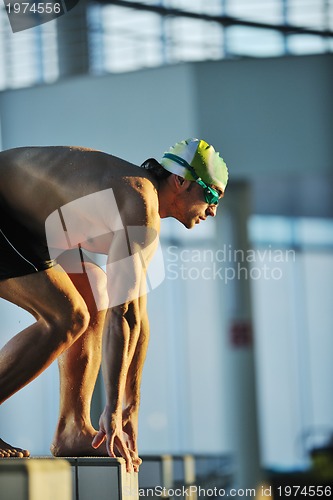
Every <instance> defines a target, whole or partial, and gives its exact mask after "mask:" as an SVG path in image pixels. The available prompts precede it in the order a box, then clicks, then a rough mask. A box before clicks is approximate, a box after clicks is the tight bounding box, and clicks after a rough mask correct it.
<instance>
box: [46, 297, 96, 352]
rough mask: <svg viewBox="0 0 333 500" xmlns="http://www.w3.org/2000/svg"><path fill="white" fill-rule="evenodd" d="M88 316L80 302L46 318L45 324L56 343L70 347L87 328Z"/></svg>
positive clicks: (85, 307) (85, 308) (84, 306)
mask: <svg viewBox="0 0 333 500" xmlns="http://www.w3.org/2000/svg"><path fill="white" fill-rule="evenodd" d="M89 322H90V314H89V311H88V308H87V306H86V305H85V304H84V303H83V302H82V303H80V304H76V305H72V306H69V307H67V308H64V309H63V310H62V311H61V312H60V313H58V314H54V315H53V316H52V317H51V318H48V320H47V324H48V327H49V329H51V330H52V332H53V334H54V338H55V340H56V342H57V343H60V344H65V345H70V344H72V343H73V342H74V341H75V340H76V339H77V338H78V337H80V336H81V335H82V334H83V333H84V332H85V331H86V330H87V328H88V325H89Z"/></svg>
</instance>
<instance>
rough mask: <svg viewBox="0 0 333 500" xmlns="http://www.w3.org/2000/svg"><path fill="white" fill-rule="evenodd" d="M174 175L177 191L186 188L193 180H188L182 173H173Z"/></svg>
mask: <svg viewBox="0 0 333 500" xmlns="http://www.w3.org/2000/svg"><path fill="white" fill-rule="evenodd" d="M173 177H174V179H173V180H174V184H175V187H176V189H177V191H182V190H186V189H187V188H188V186H189V184H190V182H191V181H187V180H186V179H184V177H181V176H180V175H175V174H173Z"/></svg>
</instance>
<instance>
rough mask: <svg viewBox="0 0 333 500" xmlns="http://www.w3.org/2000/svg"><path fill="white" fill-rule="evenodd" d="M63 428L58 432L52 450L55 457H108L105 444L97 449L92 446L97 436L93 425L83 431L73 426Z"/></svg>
mask: <svg viewBox="0 0 333 500" xmlns="http://www.w3.org/2000/svg"><path fill="white" fill-rule="evenodd" d="M62 427H63V428H62V429H61V430H57V432H56V434H55V436H54V438H53V443H52V445H51V448H50V450H51V453H52V455H54V456H55V457H107V456H108V454H107V451H106V445H105V443H102V444H101V446H100V447H99V448H97V449H95V448H93V447H92V446H91V443H92V440H93V439H94V437H95V436H96V434H97V431H96V430H95V429H94V428H93V427H92V426H91V425H89V426H87V427H85V428H83V429H79V428H76V427H74V426H71V425H69V426H62Z"/></svg>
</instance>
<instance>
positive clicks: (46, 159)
mask: <svg viewBox="0 0 333 500" xmlns="http://www.w3.org/2000/svg"><path fill="white" fill-rule="evenodd" d="M156 187H157V186H156V181H154V179H153V178H152V177H151V176H150V174H148V172H147V171H145V170H143V169H140V168H139V167H137V166H135V165H133V164H131V163H128V162H126V161H124V160H121V159H120V158H117V157H114V156H111V155H109V154H106V153H103V152H100V151H95V150H90V149H85V148H78V147H66V146H63V147H58V146H50V147H27V148H17V149H12V150H8V151H3V152H1V153H0V206H1V207H2V208H5V209H6V210H9V211H10V212H11V214H12V215H13V216H14V217H15V218H16V219H17V220H18V221H19V222H20V223H22V224H24V225H25V226H26V227H27V228H28V229H29V230H30V231H32V233H33V234H36V236H38V237H44V234H45V222H46V221H47V220H52V218H51V217H52V215H51V214H53V213H54V212H57V211H59V209H62V207H65V206H67V207H68V206H69V207H70V206H74V205H75V204H73V202H75V200H80V199H82V200H83V199H85V200H88V199H89V200H90V201H93V205H94V206H96V207H97V208H96V210H94V213H91V212H92V211H91V209H89V210H90V212H89V210H88V211H87V210H85V209H84V210H83V212H84V211H86V213H85V214H84V218H85V219H86V226H88V222H89V227H90V226H91V227H92V226H93V225H95V226H96V224H97V225H98V224H100V225H101V227H102V226H107V227H108V228H109V230H111V231H112V227H113V226H115V227H117V218H118V219H119V216H120V218H121V220H122V223H123V224H124V225H140V224H142V225H146V224H147V220H142V213H143V211H142V208H145V207H146V206H147V205H148V206H149V207H150V210H151V212H152V218H153V219H155V218H158V198H157V191H156ZM106 190H109V191H106ZM102 192H104V196H106V195H107V196H108V195H109V193H110V194H112V195H113V196H114V201H115V204H109V203H106V204H105V203H104V200H105V199H106V198H103V197H102V198H101V196H100V195H99V193H102ZM98 200H100V201H101V203H103V204H102V205H101V203H99V201H98ZM98 205H100V206H98ZM75 206H77V203H76V205H75ZM81 206H82V203H81ZM90 207H91V204H90ZM111 208H112V209H111ZM88 212H89V213H88ZM109 212H113V213H109ZM140 214H141V215H140ZM140 217H141V219H140ZM48 218H49V219H48ZM87 220H88V222H87ZM118 222H119V221H118ZM118 225H119V224H118ZM148 225H149V222H148ZM154 225H155V224H154ZM103 232H105V231H103V229H102V228H101V230H100V233H101V234H102V233H103ZM109 235H110V231H109ZM88 236H89V235H88ZM109 237H110V236H109ZM109 237H108V238H109ZM108 238H106V237H104V239H103V237H100V238H97V239H96V241H97V240H98V241H99V243H98V242H97V243H96V242H95V248H93V247H94V245H92V240H91V238H90V240H91V241H90V244H89V243H87V244H86V248H87V249H91V250H93V251H101V252H103V253H106V252H107V247H108V246H109V244H110V241H109V240H108ZM87 239H88V240H89V238H87ZM83 246H84V245H83ZM89 247H92V248H89Z"/></svg>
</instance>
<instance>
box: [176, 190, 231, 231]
mask: <svg viewBox="0 0 333 500" xmlns="http://www.w3.org/2000/svg"><path fill="white" fill-rule="evenodd" d="M212 187H214V186H212ZM214 189H216V190H217V191H218V193H219V195H220V198H222V196H223V193H222V191H220V190H219V189H217V188H216V187H214ZM216 210H217V205H216V204H209V203H207V201H206V199H205V195H204V190H203V188H202V187H201V186H199V185H198V184H197V183H195V182H190V184H189V185H188V188H187V189H186V190H184V191H183V192H182V193H181V196H179V199H178V200H177V211H178V215H177V216H176V218H177V219H178V220H179V222H181V223H182V224H183V225H184V226H185V227H186V228H187V229H191V228H192V227H194V226H195V225H196V224H200V222H201V221H204V220H206V219H207V217H215V215H216Z"/></svg>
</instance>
